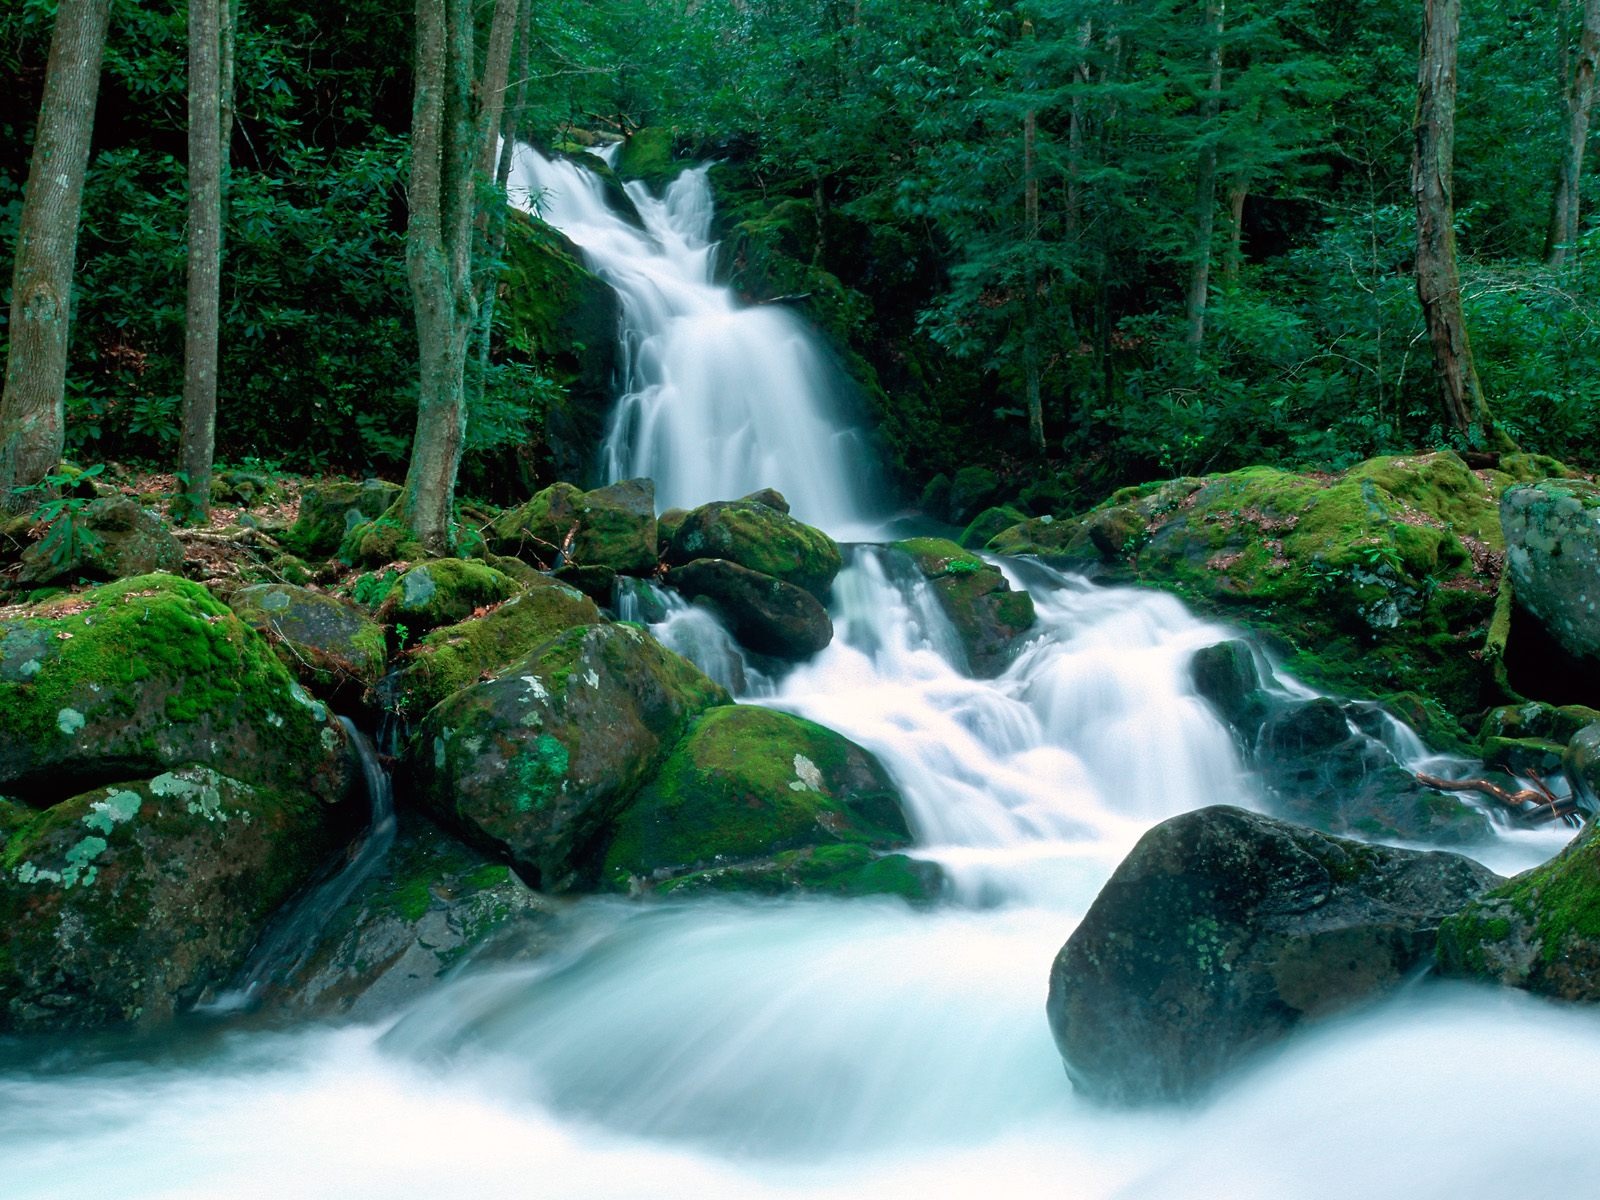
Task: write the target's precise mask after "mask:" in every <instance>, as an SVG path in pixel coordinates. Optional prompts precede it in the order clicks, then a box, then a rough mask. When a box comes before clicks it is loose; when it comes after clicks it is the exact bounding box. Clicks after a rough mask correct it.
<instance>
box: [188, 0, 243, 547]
mask: <svg viewBox="0 0 1600 1200" xmlns="http://www.w3.org/2000/svg"><path fill="white" fill-rule="evenodd" d="M223 6H224V5H223V4H219V2H218V0H189V223H188V225H189V227H188V234H189V292H188V303H187V308H186V312H185V321H184V339H183V431H182V436H181V438H180V440H179V443H178V487H179V493H178V505H177V512H178V517H179V519H180V520H181V521H183V522H184V523H188V524H198V523H201V522H203V521H204V520H205V518H206V515H207V514H208V513H209V512H210V510H211V464H212V459H213V456H214V454H215V450H216V428H217V340H218V324H219V311H220V308H221V297H222V175H223V161H224V157H225V155H224V150H223V147H224V146H225V145H226V144H227V141H228V138H229V136H230V134H231V132H232V131H231V129H230V128H229V127H228V126H226V125H224V123H223V122H224V120H225V116H226V118H231V116H232V105H231V104H228V103H225V101H224V100H223V96H224V91H223V86H224V85H223V80H224V78H225V77H231V75H232V69H231V64H230V65H227V66H225V65H224V62H225V60H226V59H227V58H228V57H229V56H230V51H231V44H232V38H231V35H230V34H226V33H224V30H225V28H226V25H227V18H225V17H224V15H223V13H222V8H223Z"/></svg>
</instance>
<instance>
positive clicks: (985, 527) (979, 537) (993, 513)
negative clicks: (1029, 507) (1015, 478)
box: [960, 504, 1028, 550]
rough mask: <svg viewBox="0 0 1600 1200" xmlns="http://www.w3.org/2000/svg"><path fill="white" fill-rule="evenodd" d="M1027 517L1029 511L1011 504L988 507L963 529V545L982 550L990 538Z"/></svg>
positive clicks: (967, 547) (961, 539)
mask: <svg viewBox="0 0 1600 1200" xmlns="http://www.w3.org/2000/svg"><path fill="white" fill-rule="evenodd" d="M1027 519H1028V514H1027V513H1025V512H1023V511H1022V510H1021V509H1018V508H1012V507H1011V506H1010V505H1009V504H1002V505H1000V506H998V507H996V508H986V509H984V510H983V511H982V512H981V513H979V514H978V515H977V516H975V517H973V518H972V522H971V523H970V524H969V525H968V526H967V527H966V528H965V529H964V530H962V531H961V538H960V543H961V546H962V548H963V549H965V550H982V549H983V548H984V547H985V546H987V545H988V544H989V539H990V538H992V537H994V536H995V535H996V534H999V533H1003V532H1004V531H1005V530H1007V529H1010V528H1011V527H1012V526H1013V525H1020V524H1021V523H1022V522H1023V521H1026V520H1027Z"/></svg>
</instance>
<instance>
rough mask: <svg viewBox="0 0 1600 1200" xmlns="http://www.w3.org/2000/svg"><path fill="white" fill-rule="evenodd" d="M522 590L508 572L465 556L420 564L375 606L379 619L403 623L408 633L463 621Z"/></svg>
mask: <svg viewBox="0 0 1600 1200" xmlns="http://www.w3.org/2000/svg"><path fill="white" fill-rule="evenodd" d="M521 590H522V587H521V585H520V584H518V583H517V581H516V580H515V579H512V578H511V577H510V576H509V575H505V574H502V573H501V572H499V571H496V570H495V569H494V568H493V567H491V566H489V565H487V564H486V563H481V562H477V561H475V560H473V559H466V558H436V559H433V560H431V561H430V562H425V563H419V564H417V565H416V566H414V567H412V568H411V569H410V570H409V571H407V572H405V574H403V575H401V576H400V577H399V578H398V579H396V580H395V581H394V583H393V585H392V586H391V587H390V588H389V594H388V595H387V596H385V597H384V600H383V603H382V604H381V605H379V606H378V620H379V621H381V622H383V623H384V624H385V625H395V624H399V625H404V626H405V627H406V629H407V631H408V632H409V633H410V634H411V636H412V637H417V636H418V635H420V634H423V633H426V632H428V631H429V630H430V629H437V628H439V627H440V626H442V625H454V624H455V623H456V622H457V621H464V620H466V619H467V618H468V617H470V616H471V615H472V614H473V613H474V612H476V611H477V610H478V609H480V608H487V607H489V606H490V605H493V604H499V603H500V602H501V601H502V600H509V599H511V597H513V596H515V595H516V594H517V593H518V592H520V591H521Z"/></svg>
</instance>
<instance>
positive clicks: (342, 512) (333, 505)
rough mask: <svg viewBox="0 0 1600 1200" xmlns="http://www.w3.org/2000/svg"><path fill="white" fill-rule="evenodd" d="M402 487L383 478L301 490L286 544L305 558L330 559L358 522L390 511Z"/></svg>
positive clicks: (330, 481) (335, 482)
mask: <svg viewBox="0 0 1600 1200" xmlns="http://www.w3.org/2000/svg"><path fill="white" fill-rule="evenodd" d="M402 490H403V489H402V488H401V487H400V485H399V484H395V483H387V482H385V481H384V480H381V479H368V480H365V481H363V482H357V481H355V480H345V479H328V480H323V481H322V482H320V483H316V484H313V485H312V486H310V487H308V488H306V490H305V491H304V492H302V493H301V495H300V512H299V515H298V516H296V517H295V522H294V524H293V525H291V526H290V527H289V529H288V532H286V533H285V534H284V535H283V539H282V540H283V543H284V545H286V546H288V547H289V549H290V550H292V551H294V552H295V553H296V554H299V555H301V556H302V557H304V558H315V559H324V558H327V557H328V556H329V555H331V554H334V553H335V552H337V551H338V549H339V545H340V543H341V542H343V541H344V539H345V535H346V534H348V533H349V532H350V531H351V530H352V529H354V528H355V527H356V526H357V525H359V524H361V523H363V522H365V521H374V520H376V519H377V518H379V517H381V516H382V515H383V514H384V513H386V512H388V511H389V507H390V506H391V505H392V504H393V503H394V502H395V501H396V500H398V499H399V498H400V494H401V491H402Z"/></svg>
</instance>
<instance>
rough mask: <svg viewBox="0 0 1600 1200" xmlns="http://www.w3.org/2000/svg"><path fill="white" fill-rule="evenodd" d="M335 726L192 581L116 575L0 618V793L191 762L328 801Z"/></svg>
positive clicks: (54, 794) (73, 787)
mask: <svg viewBox="0 0 1600 1200" xmlns="http://www.w3.org/2000/svg"><path fill="white" fill-rule="evenodd" d="M345 749H346V747H345V737H344V731H343V730H342V729H341V728H340V726H339V725H338V723H337V722H336V721H335V720H333V718H332V717H331V716H330V714H329V713H328V710H327V708H326V706H325V705H323V704H322V703H321V702H320V701H318V700H314V699H313V698H312V697H311V696H310V695H309V694H308V693H307V692H306V690H305V689H304V688H303V687H301V686H300V684H298V683H297V682H295V680H294V678H293V677H292V676H291V675H290V674H289V671H288V669H287V668H286V667H284V665H283V663H282V662H280V661H279V660H278V658H277V656H276V655H275V654H274V653H273V650H272V647H271V646H270V645H269V644H268V643H267V641H266V639H265V638H263V637H262V636H261V635H260V634H258V633H257V632H256V631H255V630H253V629H251V628H250V627H249V626H248V625H246V624H244V623H243V622H242V621H240V620H239V618H238V617H236V616H235V615H234V614H233V613H232V612H230V611H229V610H228V609H227V608H226V607H225V606H224V605H223V604H221V603H220V602H219V601H218V600H217V599H216V598H215V597H213V596H212V595H211V594H210V593H209V592H207V591H206V590H205V589H204V588H202V587H200V586H198V585H196V584H193V583H189V582H188V581H186V580H182V579H178V578H175V577H173V576H171V575H145V576H140V577H138V578H135V579H125V580H122V581H120V582H117V583H113V584H108V585H106V586H104V587H100V588H96V589H94V590H92V591H88V592H83V593H81V594H78V595H62V596H58V597H56V598H54V599H52V600H48V601H45V602H44V603H42V604H39V605H35V606H34V607H32V608H29V609H25V610H23V611H22V612H21V613H20V614H19V615H16V616H7V617H4V618H0V790H3V791H4V792H5V793H6V794H8V795H11V796H13V797H22V798H25V799H29V800H35V799H40V800H44V801H48V802H53V801H54V800H56V799H59V798H60V797H61V796H63V795H68V794H71V793H72V792H73V791H78V790H82V789H83V788H85V787H89V786H91V785H93V784H96V783H102V782H105V781H107V780H112V779H125V778H141V777H142V778H149V777H151V776H153V775H157V774H159V773H161V772H162V771H164V770H170V769H172V768H174V767H179V766H184V765H187V764H192V763H198V764H201V765H205V766H210V767H214V768H215V769H217V770H220V771H226V772H227V773H228V774H229V775H230V776H232V777H234V778H237V779H240V780H242V781H243V782H245V783H249V784H268V785H271V786H273V787H276V788H279V789H281V790H283V791H285V792H293V793H299V794H305V795H309V796H314V797H317V798H319V799H322V800H327V801H333V800H336V799H338V798H339V797H340V796H342V795H343V794H344V792H345V790H346V788H347V787H348V784H349V779H350V777H349V773H348V772H349V764H348V762H347V759H346V754H345Z"/></svg>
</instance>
